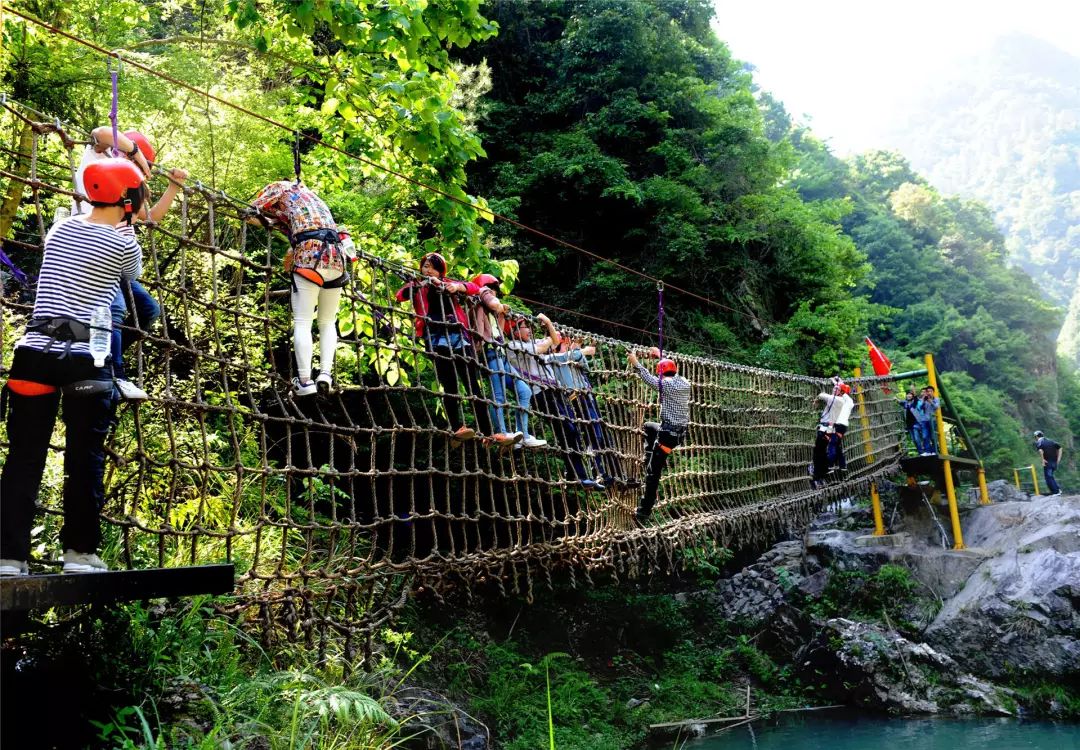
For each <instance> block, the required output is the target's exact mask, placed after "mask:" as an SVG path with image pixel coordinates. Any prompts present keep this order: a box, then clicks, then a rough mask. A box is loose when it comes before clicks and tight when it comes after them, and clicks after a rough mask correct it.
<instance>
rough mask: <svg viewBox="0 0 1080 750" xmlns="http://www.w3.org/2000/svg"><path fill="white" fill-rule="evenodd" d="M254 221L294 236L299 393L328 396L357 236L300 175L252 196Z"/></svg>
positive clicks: (289, 257) (291, 259) (288, 261)
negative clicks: (315, 369)
mask: <svg viewBox="0 0 1080 750" xmlns="http://www.w3.org/2000/svg"><path fill="white" fill-rule="evenodd" d="M251 205H252V208H253V209H254V210H255V211H256V212H257V215H256V216H250V217H248V221H249V222H250V223H253V224H260V223H262V224H265V225H266V226H269V227H270V228H272V229H277V230H278V231H280V232H282V233H283V234H285V236H286V237H288V238H289V244H290V246H291V247H290V249H289V251H288V252H287V253H286V254H285V273H287V274H289V277H290V279H291V282H292V294H291V296H290V297H289V303H290V306H291V308H292V315H293V354H294V355H295V357H296V375H297V377H295V378H293V390H294V392H295V394H296V395H297V396H310V395H311V394H313V393H315V392H316V391H318V393H319V394H320V395H323V396H327V395H329V394H330V391H331V388H332V387H333V382H334V380H333V374H332V373H333V371H334V354H335V352H336V350H337V340H338V333H337V314H338V305H339V304H340V302H341V290H342V289H343V288H344V287H345V285H346V284H347V283H348V281H349V274H348V271H346V270H345V265H346V261H352V260H355V259H356V251H355V247H354V245H353V241H352V238H351V237H350V235H349V233H348V232H347V231H344V230H342V229H340V228H339V227H338V225H337V223H336V222H335V221H334V217H333V215H332V214H331V213H330V209H329V208H327V206H326V203H324V202H323V200H322V198H320V197H319V196H317V195H316V194H315V193H314V192H313V191H312V190H311V189H310V188H308V187H307V186H306V185H304V184H303V183H302V182H300V181H299V180H297V181H296V182H290V181H289V180H278V181H277V182H271V183H270V184H269V185H267V186H266V187H264V188H263V189H262V190H261V191H260V192H259V194H258V195H257V196H256V197H255V200H254V201H252V204H251ZM316 308H317V309H318V325H319V374H318V376H317V377H316V378H315V379H314V380H312V379H311V369H312V367H311V357H312V354H313V352H314V348H315V344H314V341H313V340H312V337H311V324H312V322H313V321H314V320H316V313H315V310H316Z"/></svg>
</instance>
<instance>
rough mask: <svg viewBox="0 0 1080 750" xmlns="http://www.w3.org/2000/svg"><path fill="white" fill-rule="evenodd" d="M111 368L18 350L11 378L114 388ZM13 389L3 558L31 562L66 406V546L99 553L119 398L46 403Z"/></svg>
mask: <svg viewBox="0 0 1080 750" xmlns="http://www.w3.org/2000/svg"><path fill="white" fill-rule="evenodd" d="M110 367H111V365H109V364H108V363H106V366H105V367H94V362H93V360H92V359H90V357H89V356H87V355H77V354H69V355H68V356H66V357H63V358H61V356H60V355H59V354H57V353H49V354H44V353H42V352H39V351H37V350H35V349H27V348H18V349H16V350H15V358H14V361H13V362H12V365H11V376H10V377H11V378H12V379H14V380H30V381H34V382H37V383H44V384H46V385H51V386H56V387H57V388H60V387H63V386H65V385H68V384H69V383H75V382H78V381H80V380H100V381H109V380H111V379H112V376H111V374H110V371H109V368H110ZM5 389H6V391H7V393H6V397H7V399H8V413H7V431H8V440H9V441H10V448H9V450H8V456H7V460H6V461H5V462H4V470H3V475H2V476H0V499H2V500H0V558H4V559H7V560H26V559H28V558H29V557H30V529H31V528H32V526H33V523H34V501H35V500H37V496H38V490H39V489H40V487H41V476H42V473H43V472H44V471H45V459H46V457H47V455H48V452H49V438H50V437H52V432H53V424H54V423H55V422H56V413H57V410H58V409H59V407H60V405H61V402H62V403H63V407H64V409H63V419H64V428H65V432H66V438H65V443H64V526H63V528H62V529H61V530H60V546H61V548H62V549H65V550H68V549H71V550H75V551H76V552H87V553H90V552H97V549H98V544H99V543H100V542H101V522H100V519H99V517H98V513H100V511H101V508H102V506H103V505H104V504H105V437H106V435H107V434H108V432H109V423H110V422H111V420H112V417H113V412H114V410H115V408H116V400H115V398H114V393H113V392H112V391H111V390H109V391H107V392H105V393H100V394H97V395H92V396H71V395H66V394H65V395H63V396H61V393H60V391H59V390H58V391H56V392H54V393H49V394H45V395H42V396H22V395H19V394H18V393H15V392H13V391H12V390H11V389H10V388H7V387H6V386H5Z"/></svg>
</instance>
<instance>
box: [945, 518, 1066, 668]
mask: <svg viewBox="0 0 1080 750" xmlns="http://www.w3.org/2000/svg"><path fill="white" fill-rule="evenodd" d="M965 526H966V528H965V529H964V541H965V542H966V543H967V545H968V546H969V547H977V548H978V549H980V550H981V551H982V552H983V554H984V555H986V558H985V559H984V560H983V561H982V562H981V563H980V564H979V566H978V567H977V568H976V569H975V570H974V572H973V573H972V575H970V576H969V577H968V578H967V580H966V582H965V584H964V587H963V589H962V590H960V591H959V593H957V594H956V596H954V597H952V598H951V599H949V600H948V601H946V602H945V604H944V606H943V607H942V609H941V611H940V612H939V613H938V615H937V617H936V618H935V619H934V621H933V623H931V625H930V627H929V628H928V629H927V632H926V638H927V640H928V642H929V643H931V644H933V645H934V646H935V647H937V648H939V649H942V650H946V651H948V653H950V654H951V655H952V656H953V657H954V658H955V659H956V660H957V661H958V662H960V663H961V664H963V665H964V666H965V667H966V668H967V669H969V670H971V671H973V672H975V673H976V674H980V675H985V676H988V677H1003V676H1006V675H1010V674H1017V673H1020V674H1025V673H1026V674H1034V675H1041V676H1046V677H1070V676H1071V677H1072V678H1074V679H1076V678H1080V596H1078V594H1080V498H1077V497H1055V498H1044V499H1038V498H1036V499H1035V501H1034V502H1031V503H1001V504H999V505H987V506H981V507H978V508H976V509H974V510H973V511H972V512H971V513H970V515H969V516H968V519H967V523H966V524H965Z"/></svg>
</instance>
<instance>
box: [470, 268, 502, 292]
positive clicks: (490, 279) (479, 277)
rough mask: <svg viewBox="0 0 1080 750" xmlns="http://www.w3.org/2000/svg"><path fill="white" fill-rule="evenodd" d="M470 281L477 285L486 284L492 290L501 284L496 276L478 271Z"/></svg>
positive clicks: (497, 288)
mask: <svg viewBox="0 0 1080 750" xmlns="http://www.w3.org/2000/svg"><path fill="white" fill-rule="evenodd" d="M472 283H474V284H476V285H477V286H486V287H488V288H489V289H491V290H492V291H494V292H497V291H499V287H500V285H501V284H502V282H501V281H499V278H498V277H497V276H492V275H491V274H490V273H478V274H476V276H474V277H473V280H472Z"/></svg>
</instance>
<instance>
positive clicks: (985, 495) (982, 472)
mask: <svg viewBox="0 0 1080 750" xmlns="http://www.w3.org/2000/svg"><path fill="white" fill-rule="evenodd" d="M979 502H980V503H982V504H983V505H989V504H990V490H988V489H986V469H984V468H983V465H982V461H980V462H979Z"/></svg>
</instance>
